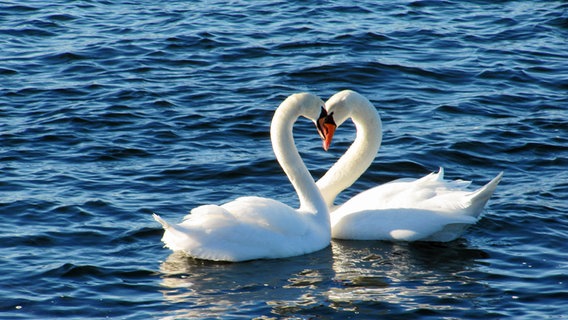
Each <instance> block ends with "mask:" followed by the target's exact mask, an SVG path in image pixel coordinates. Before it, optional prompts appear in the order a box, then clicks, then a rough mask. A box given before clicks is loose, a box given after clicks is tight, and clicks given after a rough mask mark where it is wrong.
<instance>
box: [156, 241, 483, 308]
mask: <svg viewBox="0 0 568 320" xmlns="http://www.w3.org/2000/svg"><path fill="white" fill-rule="evenodd" d="M464 244H465V240H459V241H454V242H451V243H444V244H441V243H391V242H382V241H339V240H333V241H332V245H331V247H330V248H327V249H324V250H322V251H318V252H316V253H313V254H309V255H305V256H300V257H293V258H287V259H277V260H254V261H249V262H244V263H223V262H211V261H204V260H196V259H193V258H189V257H187V256H186V255H185V254H182V253H173V254H171V255H170V256H169V257H168V258H167V260H166V261H165V262H163V263H162V264H161V268H160V270H161V272H162V286H163V289H162V294H163V296H164V298H165V300H166V301H167V302H168V304H170V307H171V308H170V310H171V314H170V315H169V316H166V318H169V317H171V318H178V317H199V318H204V317H219V316H227V315H234V316H236V315H241V316H247V315H248V316H256V315H272V316H294V315H296V316H297V315H318V314H319V315H322V314H324V315H325V314H328V313H329V315H330V316H331V315H337V316H339V314H337V311H344V312H353V311H356V312H357V313H358V314H359V315H364V314H369V315H375V316H376V315H377V314H381V313H388V314H392V313H394V314H398V313H401V314H402V313H406V312H413V311H415V310H446V309H452V310H456V309H458V308H471V307H472V304H474V303H475V301H474V300H475V292H480V291H484V290H483V287H484V285H483V284H482V283H480V282H479V281H478V280H477V279H476V278H475V277H474V273H475V266H476V265H478V264H479V262H478V260H479V259H483V258H486V257H487V254H486V253H485V252H483V251H481V250H477V249H470V248H467V247H466V246H465V245H464Z"/></svg>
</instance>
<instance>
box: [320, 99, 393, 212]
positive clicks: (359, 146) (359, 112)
mask: <svg viewBox="0 0 568 320" xmlns="http://www.w3.org/2000/svg"><path fill="white" fill-rule="evenodd" d="M350 118H351V120H352V121H353V123H354V124H355V128H356V130H357V135H356V137H355V141H353V143H352V144H351V146H350V147H349V149H347V151H346V152H345V154H343V156H341V158H339V160H337V162H336V163H335V164H334V165H333V166H332V167H331V168H330V169H329V170H328V171H327V172H326V174H325V175H324V176H323V177H322V178H321V179H319V180H318V182H317V186H318V187H319V189H320V191H321V193H322V195H323V197H324V199H325V202H326V205H327V206H328V207H329V208H332V207H333V206H334V201H335V198H336V197H337V195H339V193H341V192H342V191H343V190H345V189H347V188H349V187H350V186H351V185H352V184H353V183H354V182H355V181H357V179H358V178H359V177H360V176H361V175H362V174H363V173H364V172H365V171H366V170H367V168H369V166H370V165H371V163H373V160H374V159H375V156H376V155H377V153H378V151H379V148H380V147H381V142H382V123H381V118H380V116H379V114H378V112H377V110H376V109H375V107H374V106H373V105H372V104H371V103H370V102H369V101H367V100H365V101H359V103H357V104H354V105H353V106H352V112H351V115H350Z"/></svg>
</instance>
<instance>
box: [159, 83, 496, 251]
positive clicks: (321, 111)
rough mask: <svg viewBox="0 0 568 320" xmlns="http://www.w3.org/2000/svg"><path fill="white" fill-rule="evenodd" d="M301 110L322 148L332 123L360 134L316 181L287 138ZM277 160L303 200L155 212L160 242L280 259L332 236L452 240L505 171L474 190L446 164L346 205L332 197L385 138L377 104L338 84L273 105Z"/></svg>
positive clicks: (251, 200)
mask: <svg viewBox="0 0 568 320" xmlns="http://www.w3.org/2000/svg"><path fill="white" fill-rule="evenodd" d="M299 117H306V118H308V119H310V120H312V121H313V122H314V124H315V125H316V127H317V129H318V132H319V133H320V135H321V137H322V139H323V147H324V149H326V150H327V148H329V146H330V144H331V141H332V138H333V135H334V133H335V129H336V128H337V127H338V126H339V125H341V124H342V123H343V122H344V121H346V120H347V119H349V118H351V119H352V121H353V122H354V124H355V127H356V129H357V136H356V138H355V141H354V142H353V144H352V145H351V147H350V148H349V149H348V150H347V151H346V152H345V154H344V155H343V156H342V157H341V158H340V159H339V160H338V161H337V162H336V163H335V164H334V165H333V167H332V168H330V169H329V171H328V172H327V173H326V174H325V175H324V176H323V177H322V178H321V179H320V180H318V182H317V183H316V182H315V181H314V180H313V178H312V176H311V175H310V173H309V171H308V169H307V168H306V166H305V164H304V162H303V161H302V159H301V158H300V155H299V153H298V150H297V148H296V146H295V144H294V138H293V133H292V127H293V125H294V123H295V122H296V120H297V119H298V118H299ZM270 137H271V140H272V146H273V149H274V153H275V155H276V159H277V160H278V162H279V164H280V165H281V167H282V169H283V170H284V172H285V173H286V175H287V176H288V178H289V180H290V182H291V183H292V185H293V187H294V189H295V190H296V192H297V194H298V197H299V200H300V208H299V209H293V208H291V207H289V206H287V205H285V204H283V203H281V202H278V201H276V200H272V199H267V198H260V197H241V198H238V199H236V200H234V201H232V202H229V203H226V204H223V205H221V206H218V205H204V206H200V207H197V208H195V209H193V210H192V211H191V213H190V214H189V215H187V216H186V217H185V218H184V220H183V222H181V223H180V224H177V225H174V224H170V223H168V222H166V221H165V220H164V219H162V218H160V217H159V216H158V215H156V214H154V218H155V219H156V220H157V221H158V222H160V223H161V224H162V226H163V227H164V229H165V232H164V236H163V238H162V241H163V242H164V243H165V244H166V246H167V247H168V248H170V249H172V250H173V251H184V252H185V253H186V254H188V255H189V256H192V257H195V258H199V259H206V260H220V261H235V262H236V261H245V260H253V259H271V258H284V257H291V256H296V255H301V254H307V253H311V252H315V251H318V250H320V249H323V248H325V247H327V246H328V245H329V242H330V239H331V237H334V238H339V239H354V240H395V241H451V240H454V239H456V238H458V237H459V236H461V234H462V233H463V231H464V230H465V229H466V228H467V227H468V226H469V225H471V224H474V223H476V222H477V220H478V218H479V214H480V213H481V211H482V210H483V207H484V206H485V204H486V203H487V200H488V199H489V198H490V197H491V195H492V194H493V192H494V190H495V188H496V187H497V184H498V183H499V181H500V179H501V177H502V173H500V174H499V175H498V176H497V177H495V178H494V179H493V180H491V181H490V182H489V183H488V184H486V185H485V186H483V187H482V188H480V189H478V190H476V191H467V190H466V187H467V186H468V185H469V182H465V181H461V180H458V181H446V180H444V174H443V169H440V171H439V172H438V173H432V174H430V175H427V176H425V177H423V178H421V179H418V180H415V179H399V180H395V181H393V182H390V183H387V184H384V185H380V186H377V187H375V188H371V189H369V190H367V191H364V192H362V193H360V194H358V195H356V196H354V197H353V198H351V199H350V200H348V201H347V202H345V203H344V204H343V205H340V206H335V205H334V201H335V198H336V197H337V195H338V194H339V193H340V192H341V191H343V190H344V189H346V188H348V187H349V186H351V185H352V184H353V183H354V182H355V181H356V180H357V179H358V177H359V176H360V175H361V174H363V172H364V171H365V170H366V169H367V168H368V167H369V166H370V165H371V163H372V161H373V159H374V158H375V155H376V153H377V152H378V150H379V148H380V145H381V140H382V126H381V120H380V117H379V115H378V113H377V111H376V109H375V107H374V106H373V105H372V104H371V103H370V102H369V101H368V100H367V99H366V98H365V97H363V96H361V95H360V94H358V93H356V92H354V91H351V90H345V91H341V92H339V93H337V94H335V95H334V96H333V97H331V98H330V99H329V100H328V101H327V102H326V103H324V102H323V101H322V100H321V99H320V98H318V97H317V96H315V95H312V94H308V93H299V94H294V95H292V96H290V97H288V98H287V99H286V100H284V102H282V103H281V104H280V106H279V107H278V108H277V110H276V112H275V114H274V117H273V119H272V123H271V127H270Z"/></svg>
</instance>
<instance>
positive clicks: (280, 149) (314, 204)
mask: <svg viewBox="0 0 568 320" xmlns="http://www.w3.org/2000/svg"><path fill="white" fill-rule="evenodd" d="M293 97H294V96H292V97H290V98H288V99H286V100H285V101H284V102H283V103H282V104H281V105H280V106H279V107H278V109H276V112H275V113H274V117H273V119H272V124H271V126H270V137H271V140H272V148H273V149H274V154H275V155H276V159H277V160H278V162H279V163H280V166H281V167H282V169H283V170H284V173H286V175H287V176H288V179H289V180H290V182H291V183H292V185H293V186H294V189H295V190H296V193H297V194H298V197H299V199H300V210H307V211H309V212H315V213H316V216H317V219H318V220H321V221H323V222H324V223H327V224H328V225H329V213H328V209H327V206H326V205H325V202H324V200H323V197H322V196H321V193H320V191H319V189H318V188H317V186H316V184H315V182H314V179H313V178H312V176H311V174H310V172H309V171H308V168H307V167H306V165H305V164H304V161H302V158H301V157H300V154H299V152H298V149H297V148H296V145H295V143H294V136H293V133H292V128H293V125H294V123H295V122H296V120H297V119H298V118H299V117H300V116H301V115H303V114H302V110H301V108H300V106H299V104H300V103H301V101H299V100H297V99H293ZM316 110H317V111H316V112H319V109H316Z"/></svg>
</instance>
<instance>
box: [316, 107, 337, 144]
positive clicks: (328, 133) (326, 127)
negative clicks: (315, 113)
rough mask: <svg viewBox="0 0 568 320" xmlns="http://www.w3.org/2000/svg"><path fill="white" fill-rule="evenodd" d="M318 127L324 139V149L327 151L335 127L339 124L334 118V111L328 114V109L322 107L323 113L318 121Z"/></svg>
mask: <svg viewBox="0 0 568 320" xmlns="http://www.w3.org/2000/svg"><path fill="white" fill-rule="evenodd" d="M316 127H317V129H318V133H319V134H320V136H321V138H322V140H323V150H325V151H327V150H328V149H329V146H330V145H331V140H332V139H333V134H334V133H335V128H337V125H336V124H335V121H334V120H333V112H332V113H331V114H329V115H328V114H327V111H326V110H325V109H324V108H323V107H322V108H321V114H320V116H319V118H318V120H317V121H316Z"/></svg>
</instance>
